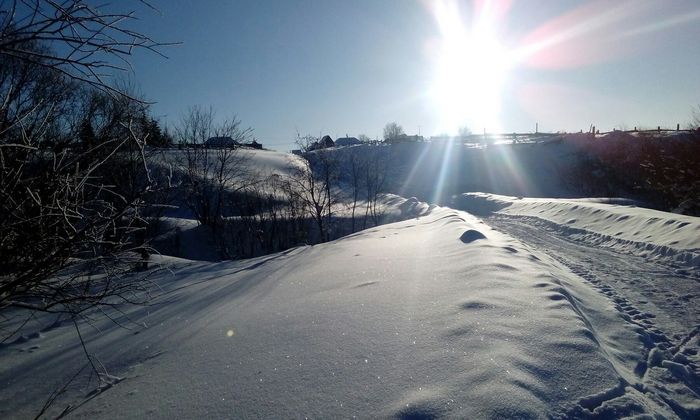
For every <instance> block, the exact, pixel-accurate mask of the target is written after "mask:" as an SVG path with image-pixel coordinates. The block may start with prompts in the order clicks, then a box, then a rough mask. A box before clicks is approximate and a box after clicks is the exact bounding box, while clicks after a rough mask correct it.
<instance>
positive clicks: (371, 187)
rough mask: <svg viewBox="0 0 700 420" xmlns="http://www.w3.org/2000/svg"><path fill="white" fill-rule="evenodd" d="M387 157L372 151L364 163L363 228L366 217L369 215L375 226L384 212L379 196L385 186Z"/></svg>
mask: <svg viewBox="0 0 700 420" xmlns="http://www.w3.org/2000/svg"><path fill="white" fill-rule="evenodd" d="M386 159H387V157H386V156H383V155H382V154H381V153H372V154H371V155H370V156H368V158H367V161H366V163H365V165H364V168H363V169H364V181H365V185H364V186H365V192H366V194H367V195H366V199H367V202H366V206H365V218H364V221H363V226H362V227H363V229H364V228H365V227H366V224H367V219H368V217H371V220H372V222H373V223H374V225H375V226H377V225H379V222H380V221H381V217H382V215H383V214H384V212H383V210H382V207H381V203H380V198H381V194H382V193H383V192H384V190H385V188H386V181H387V170H386V168H387V162H386Z"/></svg>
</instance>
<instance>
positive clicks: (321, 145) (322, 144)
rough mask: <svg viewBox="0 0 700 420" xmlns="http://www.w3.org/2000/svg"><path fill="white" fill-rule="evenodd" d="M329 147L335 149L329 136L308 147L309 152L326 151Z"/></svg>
mask: <svg viewBox="0 0 700 420" xmlns="http://www.w3.org/2000/svg"><path fill="white" fill-rule="evenodd" d="M329 147H335V142H334V141H333V139H332V138H331V136H328V135H326V136H323V137H322V138H321V140H319V141H317V142H314V143H312V144H311V145H310V146H309V151H312V150H319V149H328V148H329Z"/></svg>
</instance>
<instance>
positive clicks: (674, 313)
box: [485, 213, 700, 418]
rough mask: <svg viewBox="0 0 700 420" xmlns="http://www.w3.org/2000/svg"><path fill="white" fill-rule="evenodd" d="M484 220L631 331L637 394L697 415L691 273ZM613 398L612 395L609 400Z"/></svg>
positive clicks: (508, 218)
mask: <svg viewBox="0 0 700 420" xmlns="http://www.w3.org/2000/svg"><path fill="white" fill-rule="evenodd" d="M485 221H486V223H487V224H489V225H490V226H491V227H493V228H495V229H496V230H499V231H501V232H503V233H506V234H508V235H511V236H513V237H515V238H517V239H519V240H521V241H523V242H524V243H526V244H529V245H531V246H532V247H533V248H535V249H537V250H538V251H539V252H544V253H545V254H547V255H548V256H549V257H551V258H553V259H554V260H556V261H558V262H559V263H560V264H562V265H564V266H566V267H567V268H569V269H570V270H571V271H572V272H574V273H575V274H577V275H578V276H579V277H580V278H581V279H583V280H584V281H585V282H586V283H588V284H590V285H591V286H593V287H594V288H595V289H596V290H598V291H599V292H600V293H601V294H603V295H605V296H606V297H607V298H608V299H610V301H611V303H613V306H614V308H615V309H616V310H617V311H618V312H619V315H620V318H621V319H622V320H624V322H626V323H628V324H629V325H630V326H632V327H633V328H634V329H635V330H636V331H637V333H638V334H639V336H640V340H641V342H642V343H643V350H642V354H641V355H640V359H639V360H638V361H637V365H636V366H634V372H635V373H636V374H637V376H638V377H639V384H641V385H639V384H638V386H639V388H640V389H641V390H643V391H644V392H646V393H647V394H651V396H652V398H653V397H658V398H659V399H661V400H663V401H664V402H665V403H666V404H668V405H669V406H670V407H671V408H673V410H674V411H675V413H676V414H677V415H679V416H680V417H686V416H689V417H688V418H690V417H691V416H694V415H697V414H698V411H697V410H698V400H697V395H698V390H699V389H700V383H699V382H698V374H699V373H700V369H699V364H698V362H699V361H700V360H698V357H697V355H698V348H697V347H698V346H697V342H698V335H699V332H700V277H699V276H698V275H697V273H693V272H690V273H689V272H688V270H683V269H677V268H674V267H671V266H668V265H664V264H662V263H660V262H659V261H656V260H651V259H648V258H644V257H641V256H637V255H633V254H627V253H622V252H618V251H616V250H615V249H612V248H607V247H601V246H596V245H595V244H592V243H589V242H586V241H585V240H583V238H582V237H581V236H580V235H571V231H570V230H567V229H566V228H565V227H563V228H562V227H560V226H559V225H557V224H554V223H550V222H548V221H545V220H542V219H540V218H537V217H529V216H513V215H505V214H498V213H496V214H494V215H492V216H490V217H488V218H486V219H485ZM595 327H596V326H595V325H594V326H593V328H595ZM601 327H602V328H605V327H604V326H601ZM661 359H665V360H661ZM692 359H694V360H692ZM659 382H660V383H662V384H663V385H661V386H659ZM668 382H672V383H673V384H669V383H668ZM674 393H675V394H677V395H673V394H674ZM620 394H622V393H621V392H619V393H617V394H614V393H613V395H611V397H612V398H611V399H613V398H617V397H619V396H620ZM653 399H656V398H653ZM679 401H680V402H679Z"/></svg>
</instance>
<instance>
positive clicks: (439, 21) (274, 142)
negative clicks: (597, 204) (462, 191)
mask: <svg viewBox="0 0 700 420" xmlns="http://www.w3.org/2000/svg"><path fill="white" fill-rule="evenodd" d="M151 3H152V4H153V5H154V6H155V7H156V8H157V9H159V12H153V11H151V10H148V9H144V10H140V11H139V16H140V18H141V20H140V21H139V22H138V23H137V24H136V29H138V30H140V31H142V32H145V33H147V34H148V35H150V36H151V37H152V38H154V39H155V40H157V41H163V42H181V43H182V44H181V45H178V46H173V47H167V48H164V49H163V50H162V51H163V53H164V54H166V55H167V56H168V57H169V58H168V59H163V58H161V57H158V56H156V55H153V54H146V53H144V52H140V53H138V54H136V56H135V57H134V58H133V67H134V71H135V76H134V78H135V80H136V82H137V84H138V86H139V87H140V90H141V91H142V92H143V94H145V96H146V97H147V98H148V99H149V100H151V101H153V102H155V104H154V105H153V107H152V109H153V111H154V113H155V115H156V116H157V117H158V118H159V119H160V120H161V121H162V122H163V123H165V124H173V123H174V122H175V121H176V120H177V119H178V118H179V116H180V115H182V114H183V113H184V112H185V111H186V110H187V108H188V106H191V105H202V106H210V105H211V106H213V108H214V109H215V110H216V111H217V115H218V116H219V117H226V116H230V115H233V114H235V115H237V116H238V117H239V118H240V119H241V120H242V122H243V124H244V125H246V126H250V127H252V128H253V129H254V130H255V136H256V137H257V138H258V139H259V140H260V141H261V142H262V143H263V144H265V145H266V146H269V147H270V148H276V149H279V150H289V149H291V148H293V141H294V137H295V135H296V132H297V131H298V132H299V133H301V134H307V133H308V134H313V135H318V134H330V135H331V136H332V137H333V138H336V137H338V136H344V135H345V134H349V135H351V136H353V135H354V136H356V135H359V134H366V135H368V136H370V137H372V138H374V137H381V135H382V129H383V127H384V125H385V124H386V123H388V122H392V121H396V122H397V123H399V124H400V125H402V126H403V127H404V129H405V131H406V132H407V133H408V134H417V133H418V132H419V130H420V133H421V134H422V135H425V136H429V135H438V134H442V133H456V132H457V130H458V128H459V127H463V126H466V127H469V128H470V129H471V130H472V131H474V132H482V131H483V130H484V129H486V130H488V131H489V132H495V131H503V132H514V131H517V132H527V131H533V130H534V126H535V123H536V122H537V123H539V128H540V130H541V131H557V130H567V131H578V130H579V129H584V130H587V129H588V127H589V126H590V125H591V124H595V125H596V126H597V127H599V128H600V129H601V130H609V129H612V128H630V129H631V128H632V127H634V126H641V127H656V126H657V125H659V124H660V125H662V126H668V127H671V126H673V127H675V124H676V123H681V125H685V124H686V123H687V122H688V121H689V120H690V115H691V110H692V108H693V107H694V106H697V105H698V104H699V103H700V2H699V1H697V0H688V1H680V0H679V1H675V0H663V1H645V0H615V1H608V0H601V1H591V2H585V1H574V0H539V1H526V0H519V1H488V0H476V1H450V0H444V1H442V0H436V1H417V0H352V1H349V0H338V1H336V0H318V1H296V0H280V1H272V0H247V1H238V0H217V1H214V0H209V1H208V0H190V1H188V0H167V1H166V0H153V1H151Z"/></svg>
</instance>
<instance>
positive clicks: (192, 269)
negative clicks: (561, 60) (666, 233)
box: [0, 203, 700, 418]
mask: <svg viewBox="0 0 700 420" xmlns="http://www.w3.org/2000/svg"><path fill="white" fill-rule="evenodd" d="M596 206H598V204H596ZM599 206H600V207H601V211H610V212H618V211H620V212H624V211H625V209H626V208H619V209H618V208H616V207H613V206H611V205H608V204H599ZM540 208H541V209H543V210H546V213H551V214H556V210H557V204H556V203H555V204H552V205H551V207H547V206H544V205H542V206H541V207H540ZM634 212H635V210H631V211H630V212H629V214H630V217H632V216H634ZM620 214H622V213H620ZM657 216H658V217H662V215H657ZM672 217H675V215H669V216H667V217H666V219H668V220H670V219H671V218H672ZM490 220H491V219H490V218H487V219H484V220H482V219H479V218H477V217H475V216H472V215H470V214H468V213H465V212H462V211H457V210H451V209H447V208H434V209H433V210H432V212H431V213H430V214H429V215H425V216H422V217H420V218H417V219H411V220H406V221H403V222H400V223H395V224H389V225H384V226H379V227H376V228H372V229H369V230H367V231H363V232H360V233H357V234H354V235H351V236H349V237H345V238H342V239H339V240H337V241H333V242H330V243H326V244H321V245H316V246H305V247H299V248H294V249H291V250H289V251H286V252H282V253H279V254H274V255H269V256H265V257H261V258H257V259H253V260H245V261H238V262H227V263H218V264H211V263H202V262H188V261H186V260H178V259H171V258H164V259H163V261H162V263H163V264H164V266H167V267H168V269H169V271H165V272H162V273H161V274H159V276H158V277H157V279H156V281H157V283H158V284H159V285H160V287H161V291H160V292H159V295H158V297H157V298H156V299H155V300H154V301H153V303H152V305H151V306H149V307H146V308H136V309H135V308H123V309H124V310H125V313H124V314H123V315H120V314H118V313H112V314H111V315H113V316H116V317H117V320H118V321H119V322H120V323H122V324H124V325H125V326H126V327H128V328H120V327H119V326H117V325H115V324H114V323H111V322H109V321H108V320H106V319H104V318H102V319H101V320H100V319H98V320H96V321H95V324H94V325H93V326H92V327H91V326H88V325H85V324H83V325H81V326H80V327H81V332H82V334H83V337H84V338H85V340H86V342H87V343H88V348H89V351H90V352H91V353H92V354H95V355H96V356H98V357H99V360H100V361H101V362H102V363H103V364H104V366H105V368H106V370H107V371H108V372H109V374H110V375H112V376H111V377H109V378H108V379H109V381H110V383H111V384H112V385H111V387H109V388H105V389H104V390H103V392H101V393H97V394H95V393H93V392H92V391H93V389H94V385H95V382H94V381H93V383H92V385H93V388H91V387H87V386H85V384H84V380H85V378H86V377H87V376H88V372H89V369H87V368H86V369H85V370H83V371H82V373H81V375H80V377H79V378H78V379H76V380H75V381H73V382H72V383H71V385H70V386H68V387H67V389H66V391H65V392H64V393H62V394H61V395H60V396H59V397H58V398H57V401H56V402H55V403H54V405H53V406H52V407H51V409H50V412H51V413H53V414H58V413H59V412H60V411H61V410H63V409H64V408H65V407H66V405H67V404H69V403H71V404H76V403H77V404H79V403H80V401H87V402H86V403H85V404H84V405H82V406H80V407H78V408H77V409H76V410H75V411H74V412H73V413H72V415H73V416H75V417H78V418H134V417H145V416H148V417H157V418H167V417H178V418H202V417H207V418H252V417H254V418H281V417H284V418H302V417H309V418H337V417H342V418H349V417H353V416H357V417H363V418H367V417H396V418H434V417H441V416H447V417H459V418H546V417H560V418H571V417H585V416H592V415H595V416H599V417H604V418H611V417H613V418H615V417H622V416H633V415H641V414H650V415H658V416H664V417H667V418H674V417H684V418H697V416H698V415H700V401H699V400H698V374H699V373H700V372H699V366H700V356H699V354H698V351H699V350H700V345H699V340H700V336H699V335H698V328H697V323H698V319H697V312H695V313H694V316H695V318H692V317H690V318H689V317H683V318H680V316H681V315H680V313H679V319H676V322H677V324H678V325H680V327H679V328H681V329H682V328H686V331H685V334H684V335H681V334H679V335H678V336H672V335H669V336H666V335H663V334H662V331H660V328H659V327H658V326H656V325H655V324H654V316H655V314H654V313H642V312H639V311H638V312H637V313H636V314H634V308H633V306H634V305H632V304H629V303H624V301H622V300H620V299H621V296H622V294H623V293H624V291H623V290H617V291H616V290H612V289H614V288H612V287H610V286H607V288H608V289H607V290H608V291H610V290H612V292H614V293H605V292H604V291H603V290H602V289H605V287H606V285H600V284H595V283H593V282H591V281H587V280H586V278H585V277H582V276H581V275H580V273H577V272H575V271H574V270H572V269H571V267H569V266H567V264H565V262H566V261H564V260H559V259H557V258H555V257H553V255H552V254H551V253H549V252H546V250H543V249H538V248H537V247H535V246H533V245H531V244H529V243H527V242H526V241H523V240H518V239H515V238H514V237H513V236H511V235H508V234H504V233H501V232H498V231H497V230H494V229H492V228H490V227H489V226H488V224H487V223H489V222H490ZM610 223H611V224H615V223H619V222H616V221H611V222H610ZM672 225H673V224H672V223H671V224H668V225H667V226H666V229H674V226H672ZM621 226H622V225H621ZM499 229H500V226H499ZM658 229H659V231H658V232H659V234H660V235H661V237H663V235H662V233H663V232H662V230H663V229H665V228H664V224H663V223H661V224H660V225H659V228H658ZM630 234H634V232H630ZM689 246H691V247H692V246H693V244H692V243H689ZM623 280H624V279H623ZM628 280H629V281H632V280H634V279H628ZM691 280H692V279H691ZM695 281H697V279H696V280H695ZM696 284H697V283H696ZM691 293H692V295H693V296H691V297H690V298H689V299H690V300H689V302H690V303H689V304H693V305H696V304H697V299H698V296H697V295H698V289H697V288H696V289H695V290H692V291H691ZM620 302H622V303H620ZM691 316H692V315H691ZM52 321H53V319H37V320H33V321H32V322H30V323H29V324H28V325H27V326H25V328H24V333H25V337H21V338H20V339H18V340H16V341H15V342H14V343H12V344H7V345H3V346H2V347H0V358H2V361H3V363H2V364H1V365H0V378H1V381H2V384H3V386H2V388H1V389H0V416H2V417H7V416H12V417H19V418H25V417H30V416H33V415H35V414H36V413H37V412H38V411H39V410H40V408H41V406H42V405H43V403H44V401H45V398H47V396H48V395H49V394H50V393H51V392H52V391H54V390H56V389H59V388H60V386H61V385H62V384H65V383H66V381H68V380H69V379H70V378H71V376H72V375H74V374H75V373H76V372H77V371H79V369H80V368H81V367H83V366H84V365H85V358H84V355H83V353H82V349H81V347H80V345H79V343H77V342H76V340H75V327H74V326H73V325H72V324H70V323H64V324H62V325H60V326H58V327H56V326H53V327H52V328H44V327H47V326H48V325H49V324H50V323H52ZM39 330H43V332H41V333H37V334H32V333H34V332H37V331H39Z"/></svg>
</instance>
